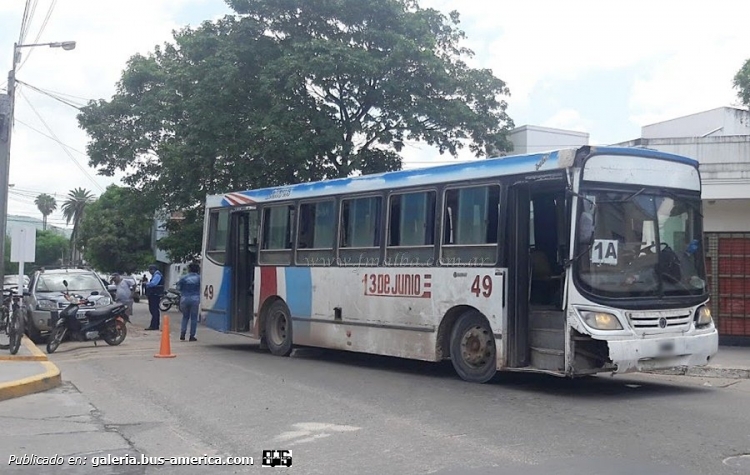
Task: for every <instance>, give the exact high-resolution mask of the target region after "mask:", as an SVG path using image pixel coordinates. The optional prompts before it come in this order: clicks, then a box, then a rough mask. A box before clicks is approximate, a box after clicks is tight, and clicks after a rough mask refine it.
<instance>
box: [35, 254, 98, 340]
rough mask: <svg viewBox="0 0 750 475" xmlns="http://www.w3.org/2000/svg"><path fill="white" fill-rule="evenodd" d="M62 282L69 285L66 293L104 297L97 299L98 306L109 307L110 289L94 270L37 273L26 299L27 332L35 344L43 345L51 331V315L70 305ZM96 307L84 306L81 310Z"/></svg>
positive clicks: (59, 270)
mask: <svg viewBox="0 0 750 475" xmlns="http://www.w3.org/2000/svg"><path fill="white" fill-rule="evenodd" d="M63 281H67V282H68V288H67V291H68V292H69V293H71V294H78V295H81V296H83V297H89V296H91V295H103V296H104V297H101V298H99V299H98V300H96V303H95V305H96V307H101V306H105V305H110V304H111V303H112V298H111V297H110V295H109V289H108V288H107V286H105V284H104V282H103V281H102V279H101V278H100V277H99V275H98V274H97V273H96V272H94V271H89V270H84V269H49V270H45V271H43V272H42V271H38V272H36V273H35V274H34V277H32V279H31V282H30V283H29V295H27V296H26V297H24V304H25V305H26V333H27V334H28V335H29V338H31V340H32V341H34V342H37V343H38V342H41V340H42V332H48V331H49V330H50V328H51V326H52V321H51V320H52V312H56V311H59V310H62V309H64V308H65V307H67V306H68V301H67V300H65V297H64V296H63V292H65V291H66V289H65V284H64V283H63ZM92 308H94V307H93V306H90V307H81V310H82V311H85V310H90V309H92Z"/></svg>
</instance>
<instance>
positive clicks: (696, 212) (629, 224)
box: [577, 191, 706, 297]
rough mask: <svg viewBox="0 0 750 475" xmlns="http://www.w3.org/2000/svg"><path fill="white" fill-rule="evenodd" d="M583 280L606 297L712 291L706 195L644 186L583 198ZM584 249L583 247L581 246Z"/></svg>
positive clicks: (580, 273) (580, 262)
mask: <svg viewBox="0 0 750 475" xmlns="http://www.w3.org/2000/svg"><path fill="white" fill-rule="evenodd" d="M581 201H582V203H583V207H584V210H583V212H582V214H581V217H580V220H579V226H578V238H579V249H581V250H583V249H586V247H588V250H587V251H585V252H584V253H583V255H581V256H580V257H579V259H578V262H577V269H578V276H579V282H581V283H582V284H583V286H584V288H585V289H586V290H588V291H589V292H591V293H594V294H597V295H601V296H605V297H636V296H661V295H665V296H675V295H702V294H703V293H705V292H706V281H705V270H704V266H703V250H702V246H701V241H700V236H701V229H700V221H699V219H698V218H699V217H700V201H699V200H698V199H686V198H677V197H674V198H673V197H671V196H664V195H655V194H647V193H643V192H642V191H641V192H635V193H633V192H628V193H621V192H596V193H589V194H588V195H586V197H585V198H584V199H583V200H581ZM579 252H581V251H579Z"/></svg>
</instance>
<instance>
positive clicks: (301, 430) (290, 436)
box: [273, 422, 361, 447]
mask: <svg viewBox="0 0 750 475" xmlns="http://www.w3.org/2000/svg"><path fill="white" fill-rule="evenodd" d="M292 427H293V428H294V429H295V430H291V431H287V432H283V433H281V434H279V435H277V436H276V437H274V439H273V440H274V442H283V443H284V444H285V446H286V447H291V446H293V445H297V444H305V443H308V442H314V441H316V440H318V439H323V438H325V437H330V436H332V435H333V434H334V433H343V432H355V431H358V430H360V429H361V427H355V426H346V425H337V424H326V423H321V422H299V423H297V424H292Z"/></svg>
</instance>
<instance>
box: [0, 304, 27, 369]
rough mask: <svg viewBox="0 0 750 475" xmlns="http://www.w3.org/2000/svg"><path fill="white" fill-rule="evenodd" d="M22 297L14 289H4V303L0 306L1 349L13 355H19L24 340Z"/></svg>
mask: <svg viewBox="0 0 750 475" xmlns="http://www.w3.org/2000/svg"><path fill="white" fill-rule="evenodd" d="M21 298H22V296H21V295H18V294H16V293H15V292H13V289H7V290H6V289H3V303H2V306H0V349H2V350H10V354H11V355H15V354H16V353H18V350H19V348H21V338H23V315H22V312H21V304H20V303H19V302H20V300H21Z"/></svg>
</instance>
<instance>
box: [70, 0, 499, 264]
mask: <svg viewBox="0 0 750 475" xmlns="http://www.w3.org/2000/svg"><path fill="white" fill-rule="evenodd" d="M229 4H230V5H231V6H232V7H233V8H234V9H235V11H236V12H237V13H238V14H237V15H233V16H227V17H225V18H223V19H221V20H219V21H216V22H205V23H203V24H202V25H201V26H200V27H199V28H196V29H191V28H186V29H184V30H182V31H180V32H178V33H176V34H175V37H174V40H175V42H174V44H166V45H164V46H163V47H156V48H155V50H154V52H153V53H152V54H150V55H148V56H147V57H144V56H139V55H136V56H134V57H133V58H131V59H130V61H129V62H128V65H127V68H126V69H125V71H124V72H123V74H122V77H121V80H120V81H119V83H118V85H117V92H116V94H115V95H114V96H113V98H112V100H110V101H105V100H100V101H97V102H92V103H90V104H89V105H88V106H87V107H86V108H84V109H83V111H82V112H81V114H80V115H79V117H78V120H79V124H80V125H81V127H82V128H83V129H84V130H86V132H87V133H88V134H89V136H90V138H91V141H90V143H89V145H88V152H89V156H90V157H91V158H90V164H91V165H92V166H95V167H98V168H99V172H100V173H102V174H106V175H112V174H114V173H115V172H116V171H118V170H119V171H125V172H126V173H127V175H126V178H125V181H126V183H127V184H129V185H131V186H134V187H135V188H137V189H138V190H139V191H140V192H142V193H143V196H144V202H147V203H154V205H153V206H155V205H156V204H157V203H158V204H160V205H161V204H163V206H164V208H165V209H166V210H168V211H172V210H183V211H189V212H191V213H193V214H194V215H195V216H197V217H200V216H201V215H202V212H201V208H200V207H201V204H202V203H203V202H204V200H205V196H206V194H214V193H221V192H225V191H229V190H237V189H249V188H258V187H263V186H274V185H280V184H289V183H297V182H301V181H309V180H318V179H324V178H334V177H345V176H350V175H352V174H356V173H374V172H381V171H387V170H394V169H398V168H400V167H401V159H402V157H401V152H402V150H403V147H404V146H405V143H406V141H422V142H425V143H428V144H430V145H434V146H436V147H437V149H438V150H439V152H440V153H445V152H447V153H450V154H451V155H453V156H456V155H457V154H458V151H459V150H460V149H461V148H462V147H464V146H468V147H469V148H470V150H471V151H473V152H474V153H475V154H476V155H478V156H479V155H483V154H487V153H497V152H500V151H503V150H507V149H509V148H510V147H509V142H508V141H507V138H506V133H507V131H508V130H509V128H511V127H512V126H513V124H512V121H511V120H510V118H509V117H508V116H507V114H506V112H505V111H506V103H505V101H504V100H502V96H504V95H506V94H508V90H507V88H506V86H505V83H504V82H503V81H502V80H500V79H498V78H497V77H495V76H494V75H493V73H492V71H490V70H486V69H474V68H471V67H469V66H468V65H467V64H466V59H467V58H470V57H471V56H472V54H473V53H472V52H471V51H470V50H468V49H466V48H463V47H461V46H460V43H461V41H462V40H463V39H464V33H463V32H462V31H461V30H460V29H458V27H457V25H458V14H457V13H455V12H454V13H451V14H450V15H449V16H447V17H446V16H445V15H443V14H441V13H439V12H437V11H435V10H432V9H422V8H420V7H419V6H418V5H417V3H416V2H414V1H412V0H368V1H367V2H363V1H361V0H285V1H284V2H278V1H277V0H272V1H271V0H231V1H229ZM178 184H179V185H178ZM196 219H200V218H196ZM171 226H172V227H179V228H180V230H178V231H175V232H178V233H183V232H190V233H192V234H191V236H189V237H187V236H184V235H182V234H179V235H178V236H177V237H175V239H173V240H171V242H169V241H163V242H160V244H159V245H160V247H161V246H165V247H164V248H165V249H167V251H168V252H170V256H171V257H172V258H173V259H174V258H175V255H174V253H175V252H177V249H175V248H174V247H172V246H173V244H178V243H186V242H191V243H195V242H200V232H199V227H198V226H196V225H195V223H192V224H188V223H185V222H183V223H172V224H171ZM180 245H181V246H182V244H180ZM182 247H184V246H182ZM184 251H185V249H183V250H181V251H179V253H182V254H184ZM191 252H193V253H196V252H199V248H191Z"/></svg>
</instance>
